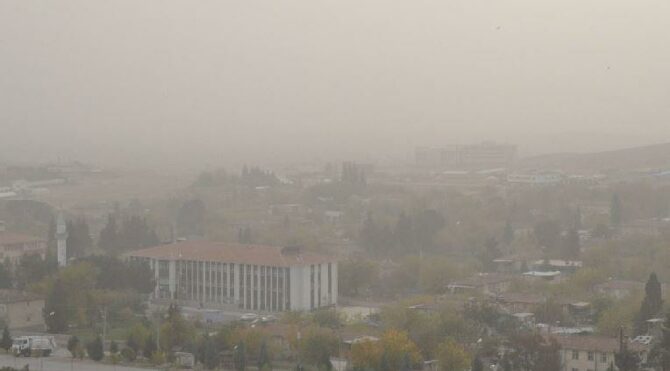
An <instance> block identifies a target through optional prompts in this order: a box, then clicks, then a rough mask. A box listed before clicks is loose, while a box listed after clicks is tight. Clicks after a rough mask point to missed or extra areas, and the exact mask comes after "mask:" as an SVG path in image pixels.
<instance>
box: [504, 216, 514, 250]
mask: <svg viewBox="0 0 670 371" xmlns="http://www.w3.org/2000/svg"><path fill="white" fill-rule="evenodd" d="M502 240H503V243H505V245H509V244H511V243H512V242H514V228H513V227H512V224H511V223H510V222H509V220H508V221H507V222H505V230H504V231H503V236H502Z"/></svg>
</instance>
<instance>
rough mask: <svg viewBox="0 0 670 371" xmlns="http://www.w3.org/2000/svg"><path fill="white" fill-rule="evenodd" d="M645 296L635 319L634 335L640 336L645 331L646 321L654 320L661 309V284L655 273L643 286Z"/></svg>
mask: <svg viewBox="0 0 670 371" xmlns="http://www.w3.org/2000/svg"><path fill="white" fill-rule="evenodd" d="M644 291H645V296H644V299H643V300H642V304H641V305H640V311H639V312H638V315H637V317H636V319H635V334H637V335H641V334H643V333H644V332H646V330H647V320H649V319H651V318H654V316H656V315H658V313H659V312H660V311H661V309H663V298H662V293H661V283H660V282H659V281H658V277H656V273H651V274H650V275H649V279H648V280H647V283H646V285H645V286H644Z"/></svg>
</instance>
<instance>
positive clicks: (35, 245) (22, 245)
mask: <svg viewBox="0 0 670 371" xmlns="http://www.w3.org/2000/svg"><path fill="white" fill-rule="evenodd" d="M46 253H47V241H46V240H44V239H41V238H37V237H32V236H27V235H23V234H19V233H13V232H8V231H5V230H4V225H3V224H2V223H0V262H2V261H5V260H9V262H10V263H12V264H16V263H18V262H19V260H20V259H21V257H23V256H25V255H39V256H40V257H41V258H42V259H44V257H45V256H46Z"/></svg>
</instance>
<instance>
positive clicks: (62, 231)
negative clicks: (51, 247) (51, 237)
mask: <svg viewBox="0 0 670 371" xmlns="http://www.w3.org/2000/svg"><path fill="white" fill-rule="evenodd" d="M56 240H57V246H58V252H57V256H58V266H59V267H64V266H66V265H67V225H66V224H65V219H64V218H63V213H62V212H59V213H58V220H57V221H56Z"/></svg>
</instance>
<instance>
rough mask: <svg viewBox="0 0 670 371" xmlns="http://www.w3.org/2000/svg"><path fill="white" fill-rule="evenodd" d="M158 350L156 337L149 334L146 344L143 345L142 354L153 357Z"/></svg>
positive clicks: (147, 357) (149, 357)
mask: <svg viewBox="0 0 670 371" xmlns="http://www.w3.org/2000/svg"><path fill="white" fill-rule="evenodd" d="M157 350H158V346H157V345H156V339H154V336H153V334H149V336H148V337H147V338H146V340H145V341H144V346H143V347H142V355H143V356H144V358H146V359H151V357H152V356H153V355H154V353H156V351H157Z"/></svg>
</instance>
